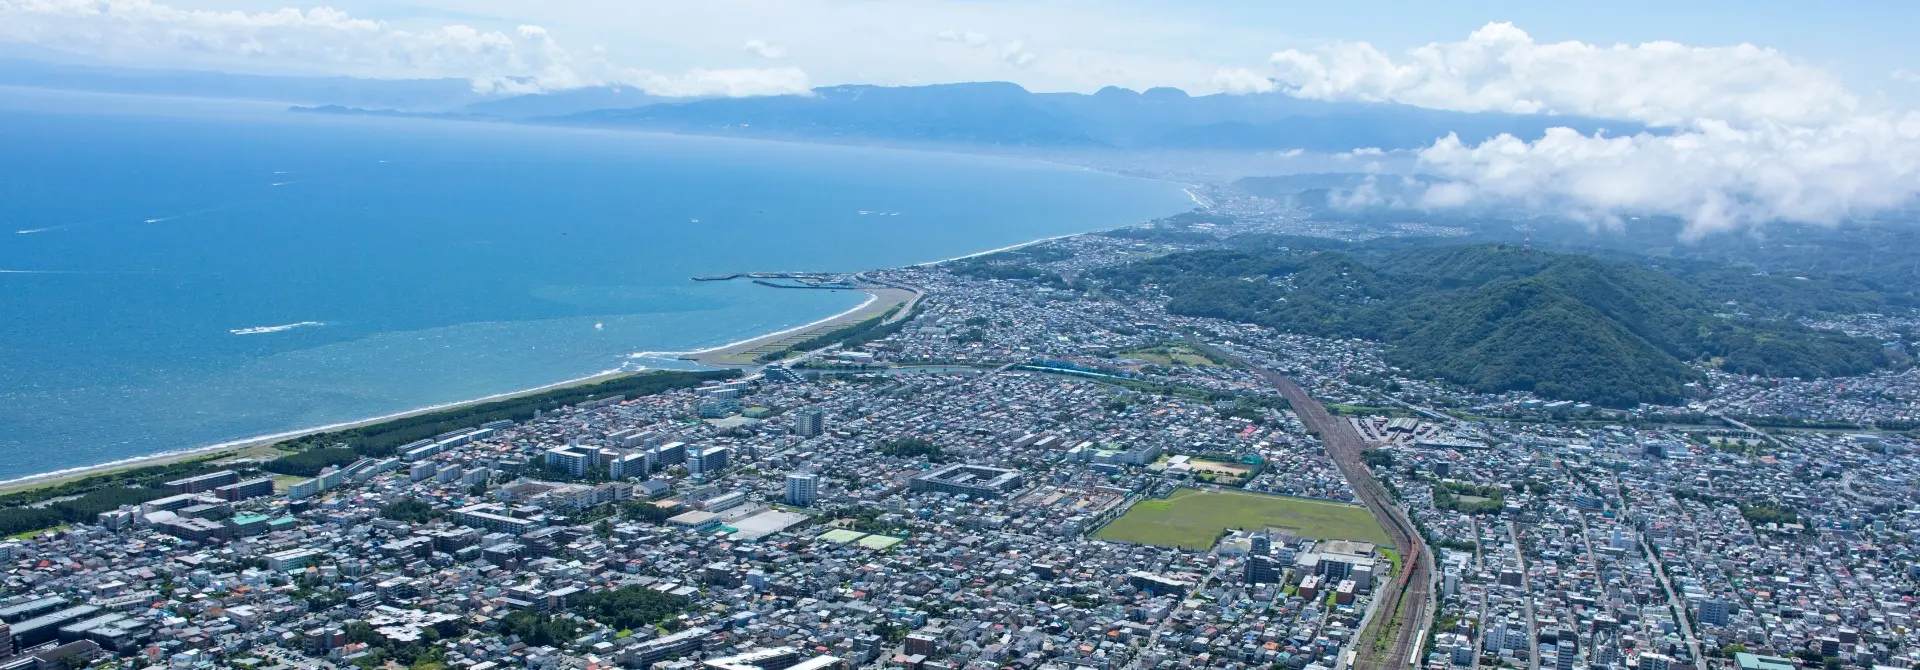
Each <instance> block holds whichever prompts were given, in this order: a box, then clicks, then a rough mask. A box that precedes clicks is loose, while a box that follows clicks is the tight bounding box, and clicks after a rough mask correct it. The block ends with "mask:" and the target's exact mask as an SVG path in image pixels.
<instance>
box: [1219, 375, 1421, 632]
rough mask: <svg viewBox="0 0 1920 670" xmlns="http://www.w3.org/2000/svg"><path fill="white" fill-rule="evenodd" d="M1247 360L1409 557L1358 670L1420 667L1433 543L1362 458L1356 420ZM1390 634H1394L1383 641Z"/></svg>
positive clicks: (1383, 596)
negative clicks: (1422, 535)
mask: <svg viewBox="0 0 1920 670" xmlns="http://www.w3.org/2000/svg"><path fill="white" fill-rule="evenodd" d="M1241 363H1242V364H1244V365H1246V367H1247V368H1248V369H1250V370H1253V371H1254V372H1256V373H1258V374H1259V375H1260V376H1261V377H1262V378H1264V379H1266V380H1267V383H1269V384H1272V385H1273V387H1274V389H1275V390H1277V391H1279V392H1280V395H1282V396H1284V397H1286V399H1287V402H1289V403H1291V404H1292V405H1293V412H1294V414H1296V415H1298V416H1299V417H1300V422H1301V423H1303V424H1305V425H1306V427H1307V429H1308V430H1311V431H1313V432H1314V433H1316V434H1318V435H1319V436H1320V441H1321V442H1322V443H1323V444H1325V445H1326V447H1327V456H1328V457H1329V458H1332V459H1333V463H1334V465H1335V466H1336V467H1338V468H1339V469H1340V475H1341V476H1342V477H1344V478H1346V480H1347V485H1348V486H1350V487H1352V488H1353V492H1354V495H1355V496H1357V497H1359V498H1360V502H1361V504H1362V505H1364V506H1366V508H1367V509H1368V511H1371V512H1372V513H1373V516H1374V519H1375V520H1377V521H1379V522H1380V526H1381V527H1382V528H1384V529H1386V531H1387V535H1388V537H1390V538H1392V539H1393V544H1394V547H1395V548H1396V549H1397V550H1398V551H1399V552H1400V554H1401V556H1402V557H1403V559H1402V561H1401V563H1402V565H1403V568H1402V569H1401V570H1400V574H1398V575H1395V576H1394V580H1393V583H1392V584H1391V585H1390V586H1388V587H1387V588H1386V589H1384V590H1382V591H1381V592H1380V593H1379V594H1378V595H1377V596H1376V597H1377V598H1379V600H1378V604H1377V605H1376V609H1375V610H1374V616H1373V621H1372V624H1371V625H1370V626H1368V627H1367V629H1366V630H1364V631H1361V633H1360V638H1359V639H1358V640H1356V641H1355V643H1354V645H1353V647H1352V648H1353V649H1354V651H1356V652H1357V654H1356V656H1355V658H1354V661H1353V664H1352V666H1351V667H1353V668H1355V670H1399V669H1400V668H1417V667H1420V665H1421V663H1420V659H1419V658H1418V654H1419V651H1420V646H1421V644H1422V642H1423V641H1424V640H1425V637H1426V632H1427V627H1428V626H1430V625H1431V624H1432V622H1431V620H1430V619H1431V612H1430V609H1429V603H1430V602H1431V601H1432V596H1433V593H1432V590H1433V566H1432V565H1431V564H1430V563H1429V562H1428V561H1427V558H1426V556H1427V547H1426V545H1425V543H1424V542H1422V540H1421V538H1420V534H1419V533H1418V532H1415V531H1414V528H1413V523H1412V522H1411V521H1409V520H1408V519H1407V516H1406V513H1405V512H1404V511H1402V510H1401V509H1400V508H1399V507H1397V506H1395V505H1394V504H1393V498H1392V497H1391V496H1389V495H1388V494H1387V491H1386V489H1385V488H1384V487H1382V486H1380V481H1379V480H1377V479H1374V477H1373V473H1372V472H1371V471H1369V470H1368V469H1367V466H1366V464H1365V463H1363V462H1362V461H1361V459H1360V453H1361V452H1362V451H1365V450H1366V442H1364V441H1363V440H1361V439H1360V433H1359V431H1356V430H1354V428H1353V424H1352V423H1349V422H1348V421H1347V420H1345V419H1342V418H1339V417H1336V416H1333V415H1332V414H1331V413H1329V412H1327V408H1326V406H1324V405H1321V404H1320V402H1319V401H1317V400H1314V399H1313V398H1312V397H1311V396H1308V395H1307V392H1306V390H1305V389H1302V388H1300V385H1299V384H1295V383H1293V380H1291V379H1288V378H1286V377H1285V376H1283V375H1281V374H1280V373H1277V372H1274V371H1272V370H1268V369H1266V368H1264V367H1260V366H1257V365H1253V364H1251V363H1247V362H1246V361H1244V360H1243V361H1241ZM1386 636H1391V639H1390V640H1388V641H1387V643H1385V644H1382V642H1381V641H1382V639H1383V638H1384V637H1386Z"/></svg>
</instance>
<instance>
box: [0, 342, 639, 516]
mask: <svg viewBox="0 0 1920 670" xmlns="http://www.w3.org/2000/svg"><path fill="white" fill-rule="evenodd" d="M630 374H636V372H635V371H632V370H603V371H601V372H596V373H594V374H591V375H587V376H585V377H578V378H574V379H568V380H565V381H558V382H554V383H552V384H546V385H543V386H536V387H533V388H528V389H520V390H517V391H507V392H505V393H495V394H493V395H489V396H483V397H479V398H471V399H468V400H457V401H454V402H446V403H440V404H438V405H428V406H426V407H419V408H415V409H410V410H405V411H401V412H394V413H392V414H383V415H381V416H375V417H369V418H365V419H356V420H353V421H342V422H339V423H331V424H327V425H324V426H314V427H311V428H300V429H296V430H289V431H285V432H280V433H272V434H269V435H256V436H253V437H245V438H241V439H238V440H228V441H226V442H220V443H217V444H210V445H206V446H202V447H188V448H186V449H174V450H171V451H162V452H159V453H154V454H147V455H145V456H134V457H132V458H122V459H119V460H115V461H108V462H105V463H99V464H96V465H85V466H80V467H73V468H66V469H62V470H54V471H52V472H43V473H39V474H33V475H27V476H25V477H15V478H13V479H8V480H4V481H0V495H5V494H8V493H17V492H20V491H25V490H29V489H35V488H40V487H42V486H52V485H55V484H60V483H63V482H67V481H72V480H75V479H83V478H86V477H91V476H93V475H99V474H105V473H108V472H113V471H116V470H128V469H132V468H143V467H149V466H155V465H167V464H170V463H178V462H181V461H188V460H195V459H200V458H208V457H216V456H223V455H224V456H233V455H239V452H243V451H246V450H249V449H253V448H256V447H265V446H269V445H272V444H274V443H276V442H282V441H286V440H291V439H294V438H297V437H304V436H307V435H312V434H315V433H325V432H329V431H335V430H346V429H349V428H359V427H361V426H367V425H372V424H376V423H380V422H382V421H392V420H394V419H402V418H406V417H409V416H415V415H418V414H426V413H429V412H438V411H441V410H447V409H454V408H458V407H466V406H469V405H477V404H480V403H487V402H493V401H496V400H506V399H508V398H515V397H519V396H523V395H530V394H534V393H542V392H545V391H552V390H554V389H560V388H566V387H568V386H579V385H582V384H592V383H595V382H602V381H606V380H609V379H613V378H615V377H622V376H625V375H630Z"/></svg>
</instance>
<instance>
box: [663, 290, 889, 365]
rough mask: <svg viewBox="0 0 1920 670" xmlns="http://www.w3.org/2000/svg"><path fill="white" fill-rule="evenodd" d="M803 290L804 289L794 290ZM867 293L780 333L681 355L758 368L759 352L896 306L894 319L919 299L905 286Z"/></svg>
mask: <svg viewBox="0 0 1920 670" xmlns="http://www.w3.org/2000/svg"><path fill="white" fill-rule="evenodd" d="M794 290H803V289H794ZM859 290H860V291H862V292H864V293H866V294H867V296H868V298H867V301H866V302H864V303H861V304H860V306H858V307H855V308H853V309H850V310H847V311H845V312H841V313H839V314H835V315H833V316H830V317H827V318H825V319H821V320H819V321H815V322H813V323H809V324H806V325H804V326H800V327H797V328H788V329H786V330H782V331H779V332H773V333H767V334H765V335H760V336H758V337H754V338H751V339H745V340H741V341H739V342H733V343H730V344H726V345H722V346H718V347H714V348H712V349H703V350H700V351H693V352H688V353H686V354H683V355H682V356H681V358H683V359H685V360H689V361H693V362H695V363H699V364H701V365H706V366H710V367H716V368H727V367H733V368H748V367H757V366H758V365H759V363H757V362H755V360H754V359H755V358H757V357H759V356H760V355H761V354H765V353H768V352H772V351H778V350H780V349H783V348H786V347H791V346H793V345H795V344H799V343H801V342H805V341H807V340H809V339H812V338H814V337H818V336H820V335H822V334H825V333H829V332H832V331H833V330H834V329H837V328H842V327H845V326H849V325H852V324H856V323H859V322H861V321H865V320H867V319H871V318H873V317H876V316H879V315H881V314H885V313H887V310H890V309H893V308H895V307H899V308H900V310H899V311H898V312H895V313H894V317H893V320H898V319H903V318H906V315H907V312H908V311H909V310H911V309H912V308H913V304H914V303H915V302H916V301H918V300H919V299H920V294H919V293H918V292H916V291H911V290H908V289H904V288H889V287H868V288H862V289H859Z"/></svg>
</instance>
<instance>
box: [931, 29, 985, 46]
mask: <svg viewBox="0 0 1920 670" xmlns="http://www.w3.org/2000/svg"><path fill="white" fill-rule="evenodd" d="M934 39H937V40H940V41H942V42H958V43H960V44H965V45H967V46H970V47H976V48H978V47H983V46H986V45H987V44H988V43H989V42H992V41H993V38H991V37H988V36H986V35H982V34H980V33H976V32H973V31H971V30H968V31H964V32H962V31H958V30H942V31H940V34H939V35H935V36H934Z"/></svg>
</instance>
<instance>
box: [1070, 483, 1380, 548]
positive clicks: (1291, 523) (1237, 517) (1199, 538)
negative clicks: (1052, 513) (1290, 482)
mask: <svg viewBox="0 0 1920 670" xmlns="http://www.w3.org/2000/svg"><path fill="white" fill-rule="evenodd" d="M1269 526H1271V527H1274V528H1286V529H1290V530H1292V531H1293V532H1294V533H1295V534H1297V535H1300V536H1302V537H1311V538H1315V539H1321V540H1360V541H1364V542H1372V543H1374V544H1376V545H1379V546H1381V547H1390V546H1393V542H1392V541H1390V540H1388V539H1387V532H1386V531H1385V530H1383V529H1381V528H1380V524H1379V523H1378V522H1375V521H1374V520H1373V515H1372V514H1370V513H1368V512H1367V510H1366V509H1365V508H1362V507H1358V506H1355V505H1343V504H1340V503H1331V502H1322V501H1318V500H1306V499H1303V498H1285V497H1281V496H1268V495H1260V494H1256V493H1246V492H1244V491H1219V492H1213V491H1201V490H1199V489H1180V490H1178V491H1174V492H1173V495H1170V496H1167V498H1166V499H1164V500H1142V501H1140V503H1139V504H1136V505H1134V506H1133V508H1132V509H1129V510H1127V513H1126V514H1123V515H1121V516H1120V518H1118V519H1114V520H1113V523H1109V524H1107V525H1106V527H1105V528H1101V529H1100V532H1098V533H1095V534H1094V537H1098V538H1100V539H1103V540H1115V541H1119V542H1138V543H1140V544H1151V545H1157V546H1162V547H1180V548H1182V549H1206V548H1208V547H1212V546H1213V543H1214V541H1215V540H1217V539H1218V538H1219V537H1220V532H1221V531H1222V530H1225V529H1228V528H1238V529H1253V528H1266V527H1269Z"/></svg>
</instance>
